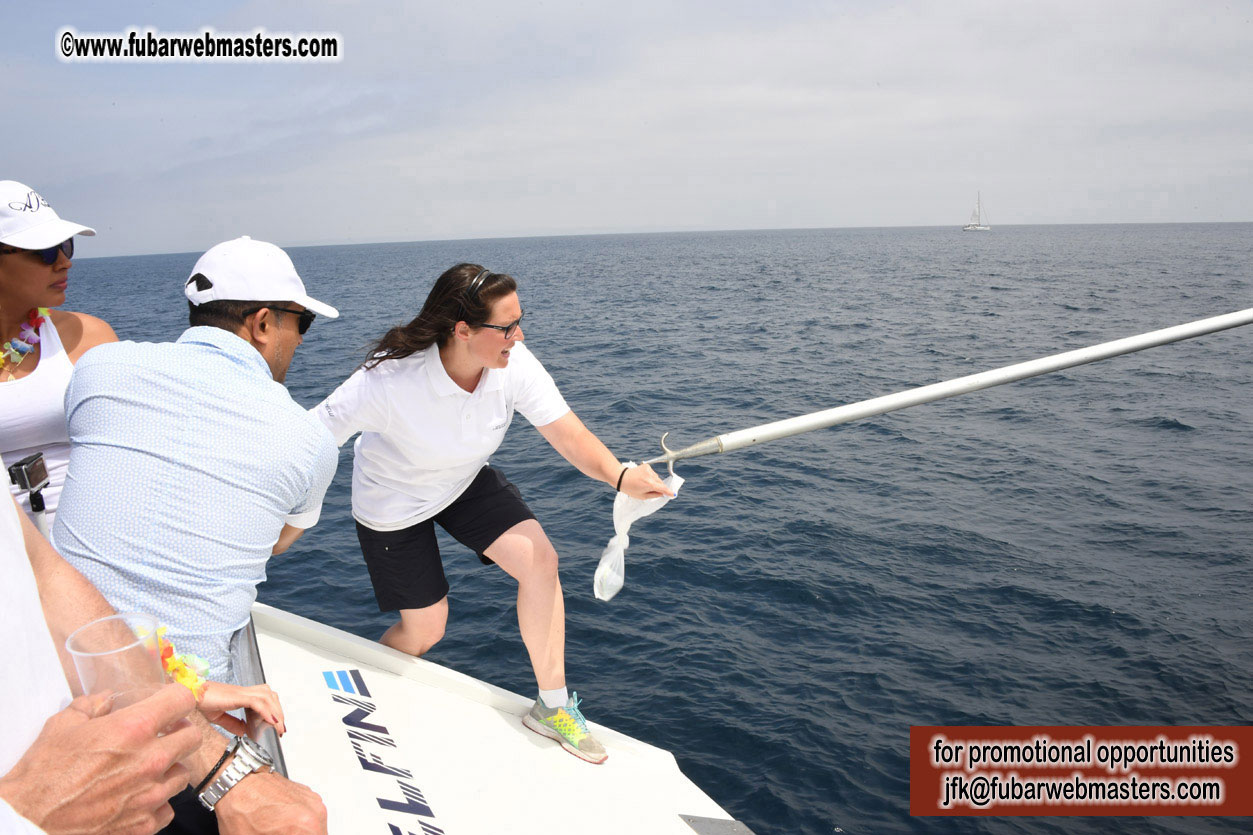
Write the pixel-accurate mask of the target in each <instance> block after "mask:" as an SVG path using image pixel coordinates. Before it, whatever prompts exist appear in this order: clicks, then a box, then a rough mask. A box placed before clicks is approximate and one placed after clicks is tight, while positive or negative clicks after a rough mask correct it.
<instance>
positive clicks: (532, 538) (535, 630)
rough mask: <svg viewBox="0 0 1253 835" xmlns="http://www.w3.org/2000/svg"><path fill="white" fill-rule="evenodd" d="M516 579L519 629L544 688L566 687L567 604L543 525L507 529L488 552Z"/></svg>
mask: <svg viewBox="0 0 1253 835" xmlns="http://www.w3.org/2000/svg"><path fill="white" fill-rule="evenodd" d="M485 553H486V554H487V556H488V557H490V558H491V559H492V561H494V562H495V563H496V564H497V565H499V566H500V567H501V568H503V569H504V570H505V571H506V572H507V573H508V574H509V576H510V577H513V578H514V579H515V580H517V581H518V628H519V630H520V631H521V632H522V643H524V644H526V650H527V653H528V654H529V655H530V656H531V668H532V669H533V670H534V671H535V681H536V682H537V683H538V684H539V687H540V689H541V690H556V689H558V688H561V687H565V686H566V606H565V599H564V598H563V597H562V594H561V579H560V577H558V575H557V551H556V549H554V548H553V546H552V543H551V542H549V541H548V536H547V535H546V534H545V533H544V529H543V528H541V527H540V524H539V522H537V521H535V520H534V519H528V520H526V521H525V522H519V523H518V524H516V525H514V526H513V527H512V528H510V529H509V530H507V531H505V532H504V533H503V534H501V535H500V537H498V538H497V539H496V541H495V542H493V543H492V544H491V545H490V546H489V547H488V548H487V550H486V551H485Z"/></svg>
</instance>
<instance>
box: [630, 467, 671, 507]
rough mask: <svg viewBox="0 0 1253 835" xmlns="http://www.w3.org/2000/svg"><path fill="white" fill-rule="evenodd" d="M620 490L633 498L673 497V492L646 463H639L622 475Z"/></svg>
mask: <svg viewBox="0 0 1253 835" xmlns="http://www.w3.org/2000/svg"><path fill="white" fill-rule="evenodd" d="M622 492H623V493H626V494H627V495H628V496H630V497H631V498H633V499H660V498H661V497H662V496H670V497H671V498H673V497H674V492H673V491H672V490H671V489H670V488H669V487H667V486H666V483H665V482H664V481H662V480H661V478H659V477H658V475H657V474H656V473H655V472H653V468H652V467H650V466H648V465H647V464H641V465H639V466H638V467H632V468H631V469H629V470H627V471H626V475H624V476H623V477H622Z"/></svg>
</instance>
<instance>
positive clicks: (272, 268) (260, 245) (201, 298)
mask: <svg viewBox="0 0 1253 835" xmlns="http://www.w3.org/2000/svg"><path fill="white" fill-rule="evenodd" d="M197 276H203V277H204V280H201V281H197V280H196V277H197ZM205 285H207V286H205ZM184 292H186V293H187V298H188V299H189V300H191V303H192V304H194V305H197V306H199V305H202V304H204V303H205V302H212V301H258V302H265V301H275V302H281V301H285V302H295V303H296V304H299V305H303V306H304V307H307V308H309V309H310V310H312V311H313V312H314V313H316V314H318V315H319V316H326V317H327V318H329V319H335V318H337V317H338V316H339V311H338V310H336V309H335V308H333V307H331V306H330V305H329V304H325V303H324V302H320V301H318V300H317V299H314V298H310V296H309V294H308V293H306V292H305V283H304V282H303V281H301V280H300V276H299V275H297V274H296V265H295V264H293V263H292V262H291V258H288V257H287V253H286V252H284V251H283V250H281V249H279V248H278V247H276V246H275V245H274V244H268V243H266V242H265V241H254V240H253V239H252V238H250V237H248V236H247V235H244V236H243V237H242V238H236V239H235V240H233V241H225V242H223V243H220V244H218V245H217V246H214V247H212V248H210V249H209V251H208V252H206V253H205V254H204V255H201V256H200V259H199V260H198V261H196V266H194V267H192V269H191V276H190V277H189V278H188V279H187V285H186V287H185V288H184Z"/></svg>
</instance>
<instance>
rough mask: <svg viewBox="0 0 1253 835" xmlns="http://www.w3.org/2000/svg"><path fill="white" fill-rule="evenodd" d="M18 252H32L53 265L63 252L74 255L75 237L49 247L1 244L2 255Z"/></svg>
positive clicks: (68, 256) (69, 256) (70, 255)
mask: <svg viewBox="0 0 1253 835" xmlns="http://www.w3.org/2000/svg"><path fill="white" fill-rule="evenodd" d="M17 252H30V253H33V254H35V255H38V256H39V257H40V259H41V260H42V261H43V262H44V263H45V264H47V265H48V266H50V267H51V266H52V265H53V264H55V263H56V262H57V256H58V255H60V254H61V253H62V252H64V253H65V257H66V258H73V257H74V239H73V238H66V239H65V240H64V241H61V243H59V244H57V245H56V246H50V247H48V248H47V249H21V248H20V247H16V246H2V245H0V255H12V254H14V253H17Z"/></svg>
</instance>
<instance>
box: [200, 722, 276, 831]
mask: <svg viewBox="0 0 1253 835" xmlns="http://www.w3.org/2000/svg"><path fill="white" fill-rule="evenodd" d="M231 748H232V751H233V752H234V754H235V757H234V759H232V760H231V762H230V764H229V765H227V766H226V768H224V769H222V770H221V771H220V772H219V773H218V776H217V777H214V778H213V782H211V783H210V784H209V785H208V787H207V788H206V789H205V790H204V791H202V792H201V793H200V804H201V805H202V806H204V807H205V808H206V809H208V810H209V811H210V812H212V811H213V807H214V806H217V805H218V801H220V800H221V799H222V798H223V797H224V796H225V795H226V793H227V792H228V791H230V790H231V789H233V788H234V787H235V784H236V783H238V782H239V781H240V780H242V779H244V778H245V777H247V776H248V775H249V774H252V773H253V772H254V771H262V770H264V771H273V770H274V758H273V757H271V756H270V752H269V751H267V750H265V749H264V748H262V747H261V746H260V745H258V744H257V743H255V742H253V741H252V740H251V739H249V738H248V737H246V736H237V737H235V742H234V743H233V744H232V746H231Z"/></svg>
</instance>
